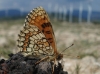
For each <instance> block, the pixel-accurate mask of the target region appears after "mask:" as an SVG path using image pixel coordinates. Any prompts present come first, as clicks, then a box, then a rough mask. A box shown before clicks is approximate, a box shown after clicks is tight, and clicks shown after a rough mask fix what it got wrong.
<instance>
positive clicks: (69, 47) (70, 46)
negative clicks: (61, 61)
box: [61, 44, 74, 53]
mask: <svg viewBox="0 0 100 74" xmlns="http://www.w3.org/2000/svg"><path fill="white" fill-rule="evenodd" d="M73 45H74V44H71V45H70V46H69V47H67V48H66V49H68V48H70V47H71V46H73ZM66 49H64V50H63V51H62V52H64V51H65V50H66ZM62 52H61V53H62Z"/></svg>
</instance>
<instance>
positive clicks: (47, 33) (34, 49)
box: [18, 7, 63, 60]
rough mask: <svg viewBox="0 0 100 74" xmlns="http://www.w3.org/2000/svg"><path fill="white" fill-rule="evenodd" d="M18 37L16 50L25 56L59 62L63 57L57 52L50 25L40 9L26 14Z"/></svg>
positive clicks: (45, 14)
mask: <svg viewBox="0 0 100 74" xmlns="http://www.w3.org/2000/svg"><path fill="white" fill-rule="evenodd" d="M18 36H19V39H18V48H19V49H20V52H22V53H23V54H24V55H25V56H34V57H39V58H43V57H47V58H48V60H54V59H56V60H61V59H62V57H63V55H62V54H60V53H58V51H57V47H56V43H55V36H54V32H53V28H52V25H51V23H50V20H49V17H48V15H47V13H46V11H45V10H44V9H43V8H42V7H37V8H35V9H33V10H32V11H31V12H30V13H29V14H28V16H27V17H26V19H25V24H24V27H23V29H22V30H21V31H20V34H19V35H18Z"/></svg>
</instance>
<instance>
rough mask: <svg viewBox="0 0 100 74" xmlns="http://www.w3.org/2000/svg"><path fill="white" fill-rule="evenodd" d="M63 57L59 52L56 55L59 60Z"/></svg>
mask: <svg viewBox="0 0 100 74" xmlns="http://www.w3.org/2000/svg"><path fill="white" fill-rule="evenodd" d="M62 58H63V54H61V53H59V54H58V55H57V56H56V59H57V60H58V61H59V60H61V59H62Z"/></svg>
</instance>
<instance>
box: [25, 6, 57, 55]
mask: <svg viewBox="0 0 100 74" xmlns="http://www.w3.org/2000/svg"><path fill="white" fill-rule="evenodd" d="M27 23H28V24H30V25H35V26H37V27H38V28H39V30H41V31H42V33H43V34H44V35H45V37H46V39H47V40H48V42H49V43H50V45H51V46H52V48H53V49H54V52H55V53H57V48H56V43H55V37H54V32H53V29H52V25H51V23H50V20H49V17H48V15H47V13H46V11H45V10H44V9H43V8H42V7H37V8H35V9H33V10H32V11H31V12H30V13H29V14H28V16H27V17H26V24H27Z"/></svg>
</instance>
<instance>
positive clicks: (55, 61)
mask: <svg viewBox="0 0 100 74" xmlns="http://www.w3.org/2000/svg"><path fill="white" fill-rule="evenodd" d="M55 65H56V59H54V64H53V69H52V74H54V69H55Z"/></svg>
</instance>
